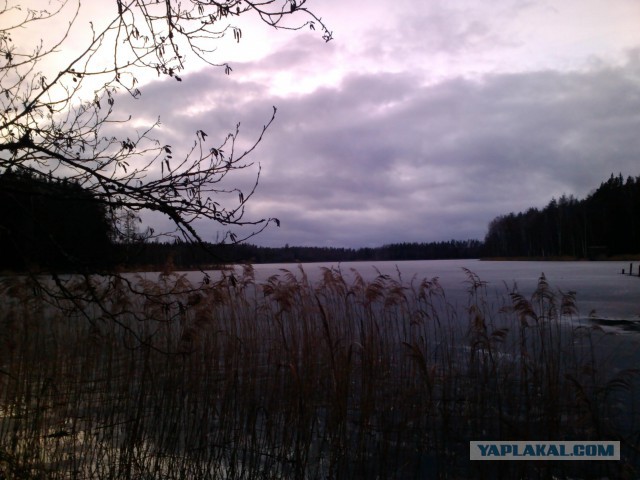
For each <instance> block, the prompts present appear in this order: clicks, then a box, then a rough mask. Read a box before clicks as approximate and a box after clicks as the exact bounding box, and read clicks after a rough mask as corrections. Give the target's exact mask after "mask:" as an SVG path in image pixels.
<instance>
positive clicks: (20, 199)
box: [0, 171, 113, 271]
mask: <svg viewBox="0 0 640 480" xmlns="http://www.w3.org/2000/svg"><path fill="white" fill-rule="evenodd" d="M112 227H113V225H112V224H111V222H110V221H109V218H108V217H107V215H106V212H105V210H104V205H102V204H101V203H100V202H97V201H96V200H95V199H94V198H93V196H92V195H91V193H90V192H88V191H86V190H84V189H82V188H81V187H80V186H78V184H77V183H75V182H69V181H54V180H50V179H48V178H46V177H45V178H39V177H36V176H34V175H31V174H24V173H21V174H20V173H19V174H16V173H14V172H11V171H8V172H5V173H3V174H2V175H0V251H1V252H2V256H1V257H0V268H3V269H11V270H24V269H25V268H28V269H31V270H34V269H35V270H42V269H45V270H65V269H76V270H78V269H81V270H84V271H92V270H94V269H96V268H103V267H105V266H107V265H108V264H109V263H110V261H111V255H112V253H113V252H112V245H111V239H112V235H113V228H112Z"/></svg>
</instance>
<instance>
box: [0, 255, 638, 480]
mask: <svg viewBox="0 0 640 480" xmlns="http://www.w3.org/2000/svg"><path fill="white" fill-rule="evenodd" d="M345 273H349V275H346V274H342V273H341V272H339V271H336V270H328V269H326V270H325V271H324V277H323V279H322V280H321V281H320V282H319V283H318V284H311V283H310V282H309V281H308V280H307V279H306V276H305V274H304V272H303V271H302V270H299V271H282V272H281V274H280V275H274V276H273V277H271V278H270V279H269V280H268V281H267V282H266V283H264V284H261V285H256V284H255V283H254V280H253V275H252V269H251V268H250V267H245V269H244V272H243V273H242V274H241V275H237V274H236V275H232V274H231V273H226V274H223V276H222V277H221V279H220V280H215V279H207V280H206V281H205V282H203V283H202V284H201V285H200V284H198V283H197V282H196V283H192V282H190V281H188V279H187V278H186V277H185V276H184V275H179V274H176V273H168V274H162V275H160V276H159V277H158V278H157V279H155V278H154V279H148V278H144V277H140V276H133V275H132V276H130V277H122V276H121V277H119V278H110V277H93V278H89V277H85V278H81V277H73V278H69V279H67V280H64V279H63V278H61V277H57V281H58V283H57V285H54V282H46V281H43V280H42V279H41V280H40V281H39V282H37V283H35V282H34V281H33V279H32V278H30V277H13V278H5V279H3V280H2V284H1V292H0V293H1V298H0V301H1V303H2V305H3V308H2V310H1V311H0V322H1V324H2V327H3V328H2V329H1V330H0V478H3V479H4V478H17V479H41V478H47V479H67V478H76V479H107V478H113V479H140V478H148V479H151V478H154V479H155V478H162V479H184V478H198V479H264V478H283V479H284V478H290V479H339V478H345V479H351V478H381V479H382V478H399V479H405V478H406V479H409V478H419V479H424V478H603V477H606V478H637V477H638V475H640V470H639V468H640V452H639V450H638V447H639V445H638V438H639V436H640V408H639V407H640V404H639V402H638V400H639V399H638V393H639V392H638V382H637V381H636V380H637V379H636V374H637V371H636V370H631V369H626V368H624V365H622V364H620V363H617V362H618V360H619V358H618V355H620V352H621V350H620V349H619V348H618V344H617V343H616V342H618V341H622V340H624V338H619V337H615V336H614V337H612V336H609V335H605V334H604V333H603V332H602V331H601V330H599V329H598V328H594V327H590V326H589V325H588V324H585V325H582V326H576V325H577V322H575V320H576V315H577V310H576V305H575V303H574V296H573V294H563V293H561V292H558V291H555V290H554V289H553V288H552V287H550V286H549V285H548V284H547V282H546V280H545V278H544V277H542V278H541V279H540V282H539V285H538V288H537V290H536V291H535V293H534V294H533V296H532V297H531V298H525V297H523V296H522V295H520V294H519V293H518V292H516V291H512V292H505V295H504V297H495V298H494V297H492V296H488V294H487V293H486V289H485V286H484V284H483V283H482V281H481V280H480V279H479V278H477V276H475V275H474V274H473V273H471V272H467V273H468V286H469V296H468V302H467V304H466V305H458V306H457V307H454V306H452V305H449V304H448V303H447V300H446V295H445V292H444V291H443V290H442V288H441V287H440V286H439V284H438V282H437V279H426V278H425V279H419V278H415V279H413V281H411V282H410V283H401V282H399V281H397V280H395V279H393V278H390V277H388V276H383V275H380V276H379V277H378V278H376V279H375V280H374V281H371V282H367V281H364V280H363V279H362V278H361V277H360V276H359V275H358V274H357V272H345ZM193 275H195V274H193ZM347 278H353V280H347ZM87 282H88V283H87ZM61 289H62V290H65V293H64V295H62V296H61V297H60V298H58V299H56V298H55V296H56V295H57V294H58V293H60V290H61ZM134 291H138V292H139V293H143V294H134ZM167 294H168V296H167ZM568 320H574V322H572V323H569V322H568ZM631 363H633V362H631ZM470 440H619V441H620V442H621V445H622V460H621V461H619V462H608V461H598V462H571V461H564V462H539V461H538V462H526V461H525V462H470V461H469V441H470Z"/></svg>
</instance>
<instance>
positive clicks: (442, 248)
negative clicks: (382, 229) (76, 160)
mask: <svg viewBox="0 0 640 480" xmlns="http://www.w3.org/2000/svg"><path fill="white" fill-rule="evenodd" d="M129 248H130V249H132V247H131V246H129ZM132 251H135V254H134V255H132V256H131V257H132V258H135V259H136V262H137V264H138V265H140V266H145V265H162V264H163V263H165V262H166V261H167V260H168V259H170V261H171V262H172V263H173V265H175V266H176V267H183V268H196V267H199V266H203V265H215V264H220V263H247V262H250V263H288V262H303V263H306V262H349V261H384V260H437V259H456V258H478V257H479V256H480V254H481V252H482V242H480V241H479V240H467V241H459V240H451V241H447V242H432V243H398V244H391V245H384V246H381V247H376V248H357V249H353V248H334V247H289V246H285V247H279V248H274V247H260V246H257V245H250V244H239V245H214V244H207V245H205V246H204V248H203V247H201V246H193V245H188V244H185V243H144V244H140V245H138V246H137V248H136V249H135V250H133V249H132Z"/></svg>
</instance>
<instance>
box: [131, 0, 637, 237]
mask: <svg viewBox="0 0 640 480" xmlns="http://www.w3.org/2000/svg"><path fill="white" fill-rule="evenodd" d="M469 3H470V4H471V3H473V2H469ZM572 3H573V2H569V3H567V4H566V5H571V4H572ZM590 3H592V2H588V4H590ZM434 5H435V3H434ZM515 5H516V4H515V3H514V4H510V3H509V2H502V3H501V8H499V9H498V10H499V12H498V14H499V15H502V16H507V15H515V13H514V12H516V11H517V12H519V15H521V16H522V15H524V13H522V12H523V11H524V10H523V9H525V7H522V6H520V7H518V8H517V9H516V6H515ZM474 8H475V10H474ZM526 8H528V9H529V10H532V11H533V12H534V13H535V15H533V14H529V15H533V16H530V17H527V18H530V19H532V18H533V19H535V18H539V17H540V15H541V13H540V11H539V8H538V7H533V6H526ZM585 8H587V7H585ZM529 10H527V11H529ZM469 11H470V12H471V13H472V14H471V15H468V16H466V17H465V16H464V15H463V14H462V13H464V12H451V11H450V9H446V8H444V7H441V8H431V9H428V10H425V11H423V12H418V13H420V15H418V14H416V15H414V16H410V15H404V16H400V17H398V18H397V20H396V21H397V22H398V23H390V24H389V28H386V29H385V32H386V33H385V34H384V35H380V32H378V34H379V36H378V42H375V41H374V38H375V37H373V36H372V35H371V34H370V32H369V34H367V31H366V30H362V31H361V32H360V34H361V36H360V37H358V41H357V42H356V41H355V40H354V43H352V44H350V45H344V46H341V44H339V43H338V44H332V43H330V44H328V45H319V44H318V43H319V41H318V39H316V38H311V37H309V36H307V35H299V36H296V37H295V39H296V41H295V42H291V43H289V44H280V45H278V48H277V49H276V50H274V51H273V52H272V53H271V54H270V55H268V56H266V57H263V58H261V59H258V60H254V61H251V62H245V63H241V64H235V65H234V71H235V72H241V73H240V74H237V75H236V74H235V73H234V74H233V75H231V76H230V77H227V76H225V75H223V74H222V73H221V72H220V71H219V70H215V69H213V70H211V69H204V70H201V71H197V72H192V73H189V74H187V75H184V77H183V82H181V83H180V84H178V85H176V82H168V81H163V82H155V83H150V84H148V85H146V86H145V87H144V88H143V98H142V99H141V100H140V101H138V102H137V103H136V104H130V103H129V102H130V101H129V100H122V101H121V102H120V107H121V108H122V109H123V111H126V110H127V109H129V110H132V111H135V117H136V118H135V119H137V120H138V121H141V122H143V121H144V120H145V119H146V120H148V121H149V120H154V119H155V118H156V117H157V116H158V115H160V117H161V119H162V123H163V125H162V127H161V129H160V130H159V131H158V132H157V136H158V137H160V138H161V139H162V140H161V141H162V142H163V143H168V144H172V145H173V146H174V148H178V149H179V146H180V145H182V146H184V147H185V148H186V147H188V146H190V144H191V142H192V141H193V139H195V132H196V130H199V129H202V130H204V131H205V132H207V133H208V134H209V135H210V137H211V138H217V139H221V138H223V137H224V135H225V134H226V133H227V132H228V131H231V130H233V129H234V128H235V125H236V123H237V122H241V132H242V133H241V138H242V139H244V141H246V142H250V141H251V140H253V139H255V138H256V137H257V135H258V134H259V132H260V129H261V127H262V125H263V124H264V123H265V122H266V121H268V119H269V117H270V114H271V110H272V106H273V105H275V106H277V108H278V115H277V118H276V122H275V123H274V125H273V126H272V128H271V129H270V131H269V132H268V134H267V136H266V137H265V139H264V141H263V142H262V143H261V145H260V146H259V148H258V149H257V150H256V151H255V152H254V153H253V155H252V159H253V160H255V161H256V162H259V163H260V164H261V165H262V176H261V181H260V186H259V190H258V193H257V194H256V196H255V197H254V198H253V199H252V202H251V205H250V207H249V209H248V211H247V216H248V217H249V218H263V217H265V216H269V217H278V218H279V219H280V220H281V222H282V226H281V228H279V229H278V228H276V227H272V228H269V229H268V230H267V231H265V232H264V233H263V234H261V235H260V236H259V237H256V239H254V241H255V242H256V243H259V244H263V245H276V246H278V245H284V244H285V243H289V244H291V245H294V244H295V245H331V246H346V247H359V246H376V245H381V244H384V243H392V242H405V241H406V242H411V241H418V242H420V241H438V240H446V239H450V238H455V239H466V238H483V237H484V234H485V232H486V227H487V224H488V222H489V221H490V220H491V219H492V218H494V217H495V216H497V215H500V214H504V213H508V212H510V211H520V210H524V209H527V208H528V207H531V206H536V207H542V206H544V205H545V204H546V203H547V202H548V201H549V200H550V199H551V198H552V197H554V196H555V197H558V196H560V195H562V194H568V195H569V194H572V195H575V196H577V197H580V198H582V197H584V196H586V195H588V194H589V192H590V191H591V190H592V189H594V188H595V187H597V186H598V185H599V183H600V182H601V181H603V180H605V179H606V178H608V176H609V174H611V173H612V172H613V173H616V174H617V173H618V172H621V173H622V174H623V175H625V176H626V175H633V176H636V175H640V168H639V167H638V165H640V164H639V163H638V160H639V152H640V138H639V136H638V132H639V131H640V113H639V112H640V50H627V52H626V53H625V55H624V57H622V56H621V54H620V49H618V50H616V51H615V52H614V53H615V55H612V57H611V58H608V59H605V60H602V59H600V60H597V59H596V57H593V58H587V57H584V55H583V57H581V58H583V60H584V61H582V63H581V64H580V65H581V66H580V68H576V67H575V65H573V64H570V63H569V64H567V63H566V62H564V63H563V62H560V63H559V64H558V65H557V66H553V65H551V63H552V62H550V61H547V62H538V63H536V62H535V61H534V60H530V61H529V60H527V59H526V58H523V57H521V56H520V57H518V56H513V55H514V51H516V50H517V51H518V52H520V54H522V52H523V51H525V50H526V49H527V48H531V45H528V46H523V44H522V41H521V39H519V38H511V39H510V38H509V35H506V34H505V33H509V32H508V30H507V31H506V32H505V31H500V30H499V29H498V28H496V25H495V24H493V23H491V19H492V18H493V19H495V17H491V15H489V13H488V12H487V11H485V10H482V8H481V6H480V5H479V4H477V5H475V6H474V7H473V8H472V9H471V10H469ZM372 15H373V14H372ZM536 15H537V16H536ZM514 18H515V19H516V21H519V22H523V21H524V18H525V17H522V18H520V17H518V16H517V15H515V16H514ZM532 22H533V20H532ZM398 24H402V25H403V26H404V27H403V29H402V30H398V29H396V30H393V28H392V27H394V26H395V27H397V25H398ZM425 25H430V26H432V27H433V28H431V29H430V30H429V32H428V33H427V34H424V33H423V30H421V29H423V28H424V26H425ZM531 28H532V29H535V25H533V26H531ZM597 33H598V34H599V35H606V31H604V30H603V31H600V30H599V31H598V32H597ZM581 35H582V34H581ZM581 35H578V34H576V35H575V38H578V39H580V38H581V39H582V40H581V42H582V43H580V42H577V41H576V45H574V46H573V47H572V48H575V49H577V50H579V51H580V52H583V51H584V52H588V51H589V50H588V45H586V43H588V42H587V40H585V39H586V38H588V37H587V36H585V35H582V36H581ZM549 38H551V39H552V38H553V35H550V36H549ZM549 38H548V39H546V40H545V42H546V43H545V42H543V43H542V44H541V45H548V43H549V42H551V40H550V39H549ZM626 38H627V37H625V42H627V41H628V40H626ZM320 43H321V42H320ZM620 45H626V43H624V42H622V43H620ZM400 46H402V48H405V49H406V50H407V51H406V52H405V51H404V50H399V48H400ZM514 49H515V50H514ZM523 49H524V50H523ZM355 51H358V52H360V56H355V57H353V61H352V62H351V63H350V64H348V65H345V66H344V68H342V69H341V70H340V69H338V68H337V67H336V65H339V62H344V61H345V59H347V58H349V55H352V54H353V52H355ZM500 52H502V53H500ZM505 52H510V53H508V54H507V53H505ZM557 53H558V54H557V55H556V57H558V58H572V57H571V55H570V54H571V49H567V50H563V51H562V52H557ZM550 54H552V52H550ZM510 55H511V56H513V58H516V59H519V61H514V62H513V63H511V64H510V65H512V66H513V68H511V69H508V68H502V67H501V68H498V66H500V65H502V66H503V67H504V65H505V62H507V60H508V58H511V57H510ZM535 55H539V53H536V54H535ZM427 58H432V59H434V66H433V68H430V66H429V65H427V64H424V63H419V62H420V61H421V60H420V59H427ZM474 58H475V59H476V60H474ZM376 59H378V60H380V62H381V63H378V64H376V63H375V60H376ZM385 62H387V63H385ZM403 62H404V63H403ZM416 62H418V63H416ZM456 62H459V63H460V65H461V66H456V65H457V64H456ZM384 65H387V67H385V66H384ZM401 65H405V68H400V66H401ZM451 65H454V67H455V68H453V67H451ZM550 65H551V66H550ZM360 66H362V68H360ZM525 66H526V68H525ZM365 67H367V68H365ZM450 67H451V68H453V70H451V69H450ZM476 67H477V68H479V69H481V70H479V71H478V73H477V74H474V73H473V69H474V68H476ZM483 68H484V70H482V69H483ZM447 69H449V70H447ZM323 71H324V73H323ZM447 72H449V73H447ZM214 142H215V140H214ZM184 152H186V150H184V151H183V153H184ZM256 172H257V170H255V169H254V170H251V171H248V172H243V173H242V174H241V175H239V176H238V177H237V181H238V184H239V185H247V184H248V183H249V182H250V181H251V178H250V177H251V175H255V174H256ZM249 174H251V175H249ZM199 227H200V229H201V231H202V233H203V235H204V237H205V238H207V239H210V240H213V239H214V238H215V235H216V232H217V230H218V227H217V226H216V225H215V224H201V225H199Z"/></svg>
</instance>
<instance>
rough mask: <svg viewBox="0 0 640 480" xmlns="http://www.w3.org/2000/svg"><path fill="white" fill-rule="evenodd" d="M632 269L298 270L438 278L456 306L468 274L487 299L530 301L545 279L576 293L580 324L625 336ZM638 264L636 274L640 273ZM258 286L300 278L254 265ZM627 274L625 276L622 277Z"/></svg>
mask: <svg viewBox="0 0 640 480" xmlns="http://www.w3.org/2000/svg"><path fill="white" fill-rule="evenodd" d="M629 263H630V262H628V261H627V262H625V261H598V262H589V261H578V262H542V261H485V260H421V261H397V262H344V263H306V264H301V265H300V266H301V267H302V268H303V269H304V271H305V273H306V274H307V276H308V277H309V279H310V280H311V281H316V280H318V279H319V278H320V277H321V274H322V269H323V268H335V269H339V270H340V271H341V272H342V274H343V275H344V276H345V277H346V278H348V279H350V278H353V274H352V270H356V271H358V272H359V273H360V275H362V276H363V277H364V278H365V279H366V280H373V279H375V277H376V276H377V275H378V272H380V273H382V274H386V275H390V276H392V277H393V278H396V279H397V278H398V275H400V276H401V278H402V280H403V281H404V282H410V281H411V280H412V278H414V277H416V280H417V281H420V280H422V279H423V278H433V277H438V279H439V282H440V284H441V285H442V287H443V288H444V290H445V293H446V295H447V299H448V300H449V301H450V302H451V303H452V304H455V305H458V306H464V305H466V300H467V295H468V294H467V289H468V288H469V284H468V283H467V282H466V280H467V275H466V273H465V271H464V268H467V269H469V270H471V271H472V272H474V273H475V274H477V275H478V276H479V277H480V279H481V280H483V281H484V282H486V283H487V285H486V288H487V292H488V294H489V297H491V296H492V295H499V296H504V295H505V294H506V293H507V292H508V291H509V290H510V289H512V288H513V286H514V285H517V288H518V291H519V292H520V293H522V294H524V295H525V296H526V297H530V296H531V294H532V293H533V291H534V290H535V288H536V285H537V283H538V279H539V278H540V276H541V275H542V274H544V275H545V276H546V278H547V281H548V282H549V284H550V285H551V287H552V288H553V289H554V290H556V289H560V290H562V291H563V292H569V291H574V292H576V294H577V295H576V300H577V304H578V308H579V318H580V319H585V318H587V317H589V316H591V317H594V318H596V319H598V320H599V321H600V322H601V324H604V325H609V326H616V327H622V328H623V329H624V330H627V331H629V330H635V328H636V327H638V328H640V277H638V276H637V273H636V275H634V276H629V275H628V272H629ZM637 268H638V267H637V263H636V264H635V265H634V270H635V271H636V272H637ZM254 269H255V277H256V282H257V283H263V282H265V281H266V280H267V278H268V277H270V276H271V275H274V274H282V273H283V272H282V271H281V270H282V269H286V270H289V271H291V272H292V273H294V274H296V276H297V277H298V278H299V277H300V276H301V274H300V270H299V266H298V265H296V264H290V263H289V264H259V265H254ZM622 269H625V272H626V273H627V275H622V274H621V272H622Z"/></svg>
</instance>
